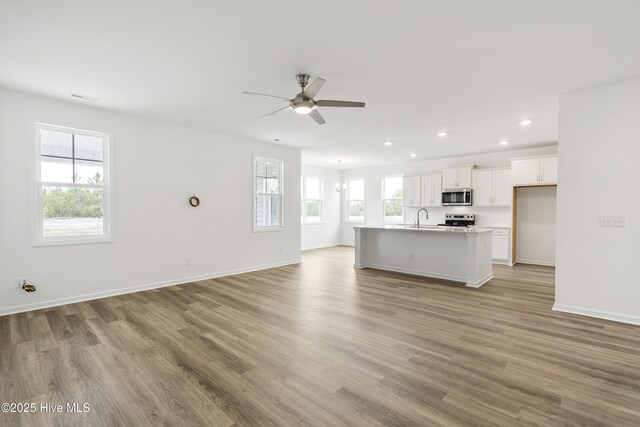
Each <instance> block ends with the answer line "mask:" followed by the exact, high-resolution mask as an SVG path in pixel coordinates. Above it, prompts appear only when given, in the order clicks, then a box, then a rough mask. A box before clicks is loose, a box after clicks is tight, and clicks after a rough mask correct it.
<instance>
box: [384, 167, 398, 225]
mask: <svg viewBox="0 0 640 427" xmlns="http://www.w3.org/2000/svg"><path fill="white" fill-rule="evenodd" d="M402 181H403V178H402V176H400V175H399V176H385V177H383V178H382V220H383V222H384V223H385V224H398V223H401V222H402V221H403V210H402Z"/></svg>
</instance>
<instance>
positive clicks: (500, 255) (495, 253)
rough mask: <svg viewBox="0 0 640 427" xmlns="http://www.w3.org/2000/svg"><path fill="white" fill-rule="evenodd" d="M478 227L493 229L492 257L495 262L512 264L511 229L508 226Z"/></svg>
mask: <svg viewBox="0 0 640 427" xmlns="http://www.w3.org/2000/svg"><path fill="white" fill-rule="evenodd" d="M477 228H482V229H487V230H493V239H492V241H491V258H492V259H493V262H494V264H511V230H510V229H508V228H491V227H477Z"/></svg>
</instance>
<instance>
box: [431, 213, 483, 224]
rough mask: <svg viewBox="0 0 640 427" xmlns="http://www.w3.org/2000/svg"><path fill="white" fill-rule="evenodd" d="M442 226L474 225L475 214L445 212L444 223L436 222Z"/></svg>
mask: <svg viewBox="0 0 640 427" xmlns="http://www.w3.org/2000/svg"><path fill="white" fill-rule="evenodd" d="M438 225H439V226H444V227H468V226H470V225H476V216H475V215H474V214H445V216H444V224H438Z"/></svg>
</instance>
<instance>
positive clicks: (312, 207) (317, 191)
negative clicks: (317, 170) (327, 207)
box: [300, 176, 323, 224]
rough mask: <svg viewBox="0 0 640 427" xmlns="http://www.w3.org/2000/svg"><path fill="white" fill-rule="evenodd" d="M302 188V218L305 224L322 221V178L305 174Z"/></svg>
mask: <svg viewBox="0 0 640 427" xmlns="http://www.w3.org/2000/svg"><path fill="white" fill-rule="evenodd" d="M301 190H302V194H301V196H302V199H301V200H302V206H301V209H302V210H301V215H300V220H301V221H302V223H303V224H320V223H322V199H323V198H322V195H323V181H322V178H321V177H318V176H303V177H302V189H301Z"/></svg>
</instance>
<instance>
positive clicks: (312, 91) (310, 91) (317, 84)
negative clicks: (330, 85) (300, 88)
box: [304, 77, 326, 98]
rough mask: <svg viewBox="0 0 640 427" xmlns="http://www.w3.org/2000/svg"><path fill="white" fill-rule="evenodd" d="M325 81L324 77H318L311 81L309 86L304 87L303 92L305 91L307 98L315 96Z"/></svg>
mask: <svg viewBox="0 0 640 427" xmlns="http://www.w3.org/2000/svg"><path fill="white" fill-rule="evenodd" d="M325 83H326V80H325V79H323V78H321V77H318V78H316V79H315V80H314V81H313V83H311V84H310V85H309V86H307V87H306V88H305V89H304V93H306V94H307V96H308V97H309V98H315V97H316V95H317V94H318V92H320V89H322V86H324V84H325Z"/></svg>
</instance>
